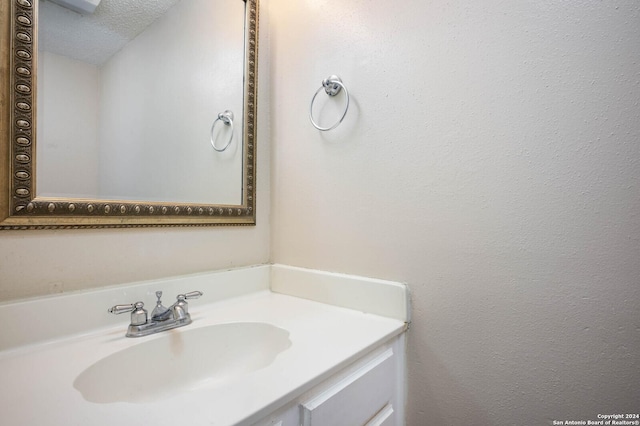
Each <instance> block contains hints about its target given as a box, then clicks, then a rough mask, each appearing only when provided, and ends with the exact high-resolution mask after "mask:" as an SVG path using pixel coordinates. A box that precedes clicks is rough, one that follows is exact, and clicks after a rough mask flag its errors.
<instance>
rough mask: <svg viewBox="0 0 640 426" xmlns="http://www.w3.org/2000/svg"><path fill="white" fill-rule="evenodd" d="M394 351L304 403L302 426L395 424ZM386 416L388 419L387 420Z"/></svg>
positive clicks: (389, 351) (395, 379)
mask: <svg viewBox="0 0 640 426" xmlns="http://www.w3.org/2000/svg"><path fill="white" fill-rule="evenodd" d="M396 374H397V373H396V368H395V358H394V353H393V348H391V347H389V348H386V349H385V350H384V351H382V352H381V353H378V354H377V355H375V356H374V357H373V358H371V359H369V360H368V361H365V362H364V363H363V364H362V365H360V366H358V367H356V368H355V370H353V371H351V372H350V373H349V374H348V375H346V376H345V377H343V378H342V379H340V380H339V381H338V382H337V383H334V384H333V385H332V386H330V387H329V388H327V389H325V390H324V391H322V392H320V393H318V394H317V395H313V396H311V397H310V398H309V399H307V400H305V401H303V402H302V403H301V404H300V414H301V416H302V419H301V420H302V426H354V425H365V424H368V422H370V421H374V420H375V419H377V418H378V415H379V414H382V416H381V417H380V418H381V420H380V422H378V423H375V422H374V423H371V425H372V426H374V425H385V426H387V425H393V423H389V418H391V421H393V418H394V415H393V408H391V411H390V412H388V411H385V408H386V407H391V405H390V404H389V402H390V401H391V399H392V398H393V393H394V389H395V386H393V383H395V382H396V381H397V378H396V377H395V375H396ZM385 415H386V417H385Z"/></svg>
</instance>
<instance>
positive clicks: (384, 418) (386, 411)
mask: <svg viewBox="0 0 640 426" xmlns="http://www.w3.org/2000/svg"><path fill="white" fill-rule="evenodd" d="M396 424H397V422H396V416H395V411H394V410H393V405H392V404H387V405H385V407H384V408H383V409H382V410H380V411H379V412H378V414H376V415H375V417H374V418H373V419H371V420H369V421H368V422H367V424H366V425H365V426H396Z"/></svg>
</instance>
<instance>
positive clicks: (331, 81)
mask: <svg viewBox="0 0 640 426" xmlns="http://www.w3.org/2000/svg"><path fill="white" fill-rule="evenodd" d="M322 89H324V91H325V92H326V93H327V95H329V96H335V95H337V94H338V93H340V90H342V89H344V94H345V95H347V104H346V105H345V108H344V113H342V117H340V120H338V122H337V123H336V124H334V125H333V126H331V127H320V126H319V125H318V124H317V123H316V122H315V120H314V119H313V102H314V101H315V100H316V96H318V93H320V91H321V90H322ZM347 111H349V91H348V90H347V88H346V87H345V85H344V84H343V83H342V80H341V79H340V77H338V76H337V75H332V76H330V77H329V78H325V79H324V80H322V86H321V87H320V88H319V89H318V91H317V92H316V94H315V95H313V98H311V106H310V107H309V119H310V120H311V124H313V127H315V128H316V129H318V130H321V131H323V132H326V131H327V130H333V129H335V128H336V127H338V125H339V124H340V123H342V120H344V117H345V116H346V115H347Z"/></svg>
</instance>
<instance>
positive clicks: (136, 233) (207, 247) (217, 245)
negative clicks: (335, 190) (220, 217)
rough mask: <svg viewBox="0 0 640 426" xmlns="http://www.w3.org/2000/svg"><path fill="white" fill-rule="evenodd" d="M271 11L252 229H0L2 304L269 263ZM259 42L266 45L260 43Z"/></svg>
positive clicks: (262, 76) (261, 66) (261, 92)
mask: <svg viewBox="0 0 640 426" xmlns="http://www.w3.org/2000/svg"><path fill="white" fill-rule="evenodd" d="M267 18H268V15H267V14H266V13H262V15H261V18H260V19H261V27H264V29H265V31H264V32H262V33H261V34H260V45H261V48H260V58H259V60H260V64H259V69H260V73H259V78H258V80H259V84H258V90H259V93H258V101H259V103H258V111H259V114H258V128H257V131H258V143H257V149H258V154H257V155H258V157H257V161H258V164H257V177H256V180H257V182H256V190H257V200H256V202H257V218H256V220H257V226H255V227H198V228H149V229H129V230H125V229H105V230H61V231H1V232H0V301H2V300H12V299H18V298H24V297H29V296H35V295H43V294H50V293H56V292H61V291H72V290H78V289H87V288H93V287H100V286H105V285H111V284H120V283H126V282H129V281H135V280H142V279H153V278H158V277H166V276H171V275H178V274H184V273H191V272H198V271H207V270H213V269H223V268H228V267H236V266H243V265H252V264H258V263H265V262H267V261H268V260H269V233H270V229H269V222H270V173H269V168H270V163H269V158H270V148H269V144H270V142H269V133H270V131H269V120H270V119H269V85H268V84H267V82H268V80H269V68H268V67H267V66H266V63H267V61H268V57H267V54H268V42H267V37H266V35H267V32H266V29H267V28H268V19H267ZM262 46H264V49H263V48H262Z"/></svg>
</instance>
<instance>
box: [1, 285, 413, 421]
mask: <svg viewBox="0 0 640 426" xmlns="http://www.w3.org/2000/svg"><path fill="white" fill-rule="evenodd" d="M190 312H191V316H192V318H193V323H192V324H191V325H189V326H186V327H182V328H178V329H174V330H171V331H169V332H168V333H181V332H186V331H189V330H192V329H195V328H199V327H204V326H209V325H214V324H224V323H233V322H263V323H268V324H272V325H274V326H277V327H280V328H282V329H284V330H286V331H288V332H289V339H290V340H291V346H290V347H289V348H288V349H286V350H285V351H283V352H281V353H280V354H278V356H277V357H276V358H275V360H274V361H273V362H272V363H271V364H270V365H268V366H267V367H265V368H262V369H260V370H257V371H254V372H251V373H247V374H246V375H244V376H241V377H238V378H236V379H233V380H230V381H228V382H225V383H224V384H223V385H219V386H218V387H213V388H210V389H202V390H198V391H190V392H180V393H177V394H176V395H175V396H171V397H168V398H165V399H162V400H159V401H156V402H151V403H123V402H118V403H93V402H88V401H86V400H85V399H84V398H83V396H82V395H81V393H80V392H79V391H77V390H76V389H75V388H74V386H73V382H74V380H75V379H76V377H77V376H78V375H79V374H80V373H81V372H82V371H84V370H85V369H86V368H87V367H89V366H90V365H92V364H94V363H95V362H96V361H98V360H100V359H103V358H104V357H106V356H108V355H111V354H113V353H115V352H118V351H121V350H123V349H125V348H127V347H130V346H133V345H136V344H138V343H140V342H142V341H144V340H145V339H154V338H159V337H161V336H162V335H163V333H159V334H156V335H153V336H148V337H143V338H137V339H131V338H126V337H125V336H124V334H125V332H126V328H127V324H128V315H123V316H121V317H120V318H121V319H122V321H121V322H120V323H119V324H118V325H117V326H109V327H106V328H100V329H97V330H96V331H94V332H91V333H87V334H82V335H76V336H71V337H62V338H60V339H57V340H52V341H49V342H44V343H38V344H35V345H30V346H19V347H14V348H10V349H7V350H4V351H2V352H0V377H2V379H3V380H2V381H3V385H2V387H1V388H0V411H1V413H2V414H1V416H2V422H3V424H7V425H12V426H22V425H29V426H36V425H38V426H40V425H55V426H57V425H60V426H62V425H64V426H69V425H92V426H101V425H104V426H107V425H108V426H112V425H114V424H129V423H134V424H145V425H154V424H157V425H170V424H189V425H195V426H200V425H236V424H242V425H244V424H251V423H252V422H254V421H256V420H258V419H259V418H260V417H262V416H264V415H267V414H268V413H270V412H272V411H273V410H275V409H277V408H279V407H280V406H282V405H283V404H285V403H286V402H288V401H290V400H293V399H294V398H296V397H297V396H299V395H301V394H302V393H304V392H306V391H307V390H309V389H311V388H312V387H313V386H315V385H317V384H319V383H320V382H321V381H323V380H324V379H326V378H328V377H329V376H330V375H332V374H333V373H335V372H337V371H338V370H340V369H341V368H343V367H345V366H347V365H348V364H350V363H351V362H353V361H355V360H356V359H357V358H358V357H359V356H361V355H363V354H365V353H366V352H367V351H369V350H371V349H373V348H374V347H376V346H378V345H380V344H382V343H383V342H385V341H388V340H389V339H391V338H392V337H394V336H396V335H398V334H400V333H402V332H403V331H404V329H405V322H404V321H402V320H400V319H394V318H388V317H383V316H379V315H375V314H368V313H364V312H360V311H356V310H350V309H346V308H342V307H337V306H331V305H327V304H323V303H318V302H314V301H310V300H305V299H302V298H298V297H292V296H288V295H284V294H277V293H273V292H271V291H270V290H260V291H256V292H253V293H251V294H247V295H242V296H238V297H232V298H228V299H226V300H222V301H218V302H213V303H207V304H199V303H198V301H194V303H192V304H190ZM78 315H79V314H78ZM165 333H167V332H165ZM140 362H141V363H143V362H144V359H141V360H140ZM158 374H163V372H158ZM132 379H133V378H131V377H114V380H132Z"/></svg>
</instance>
